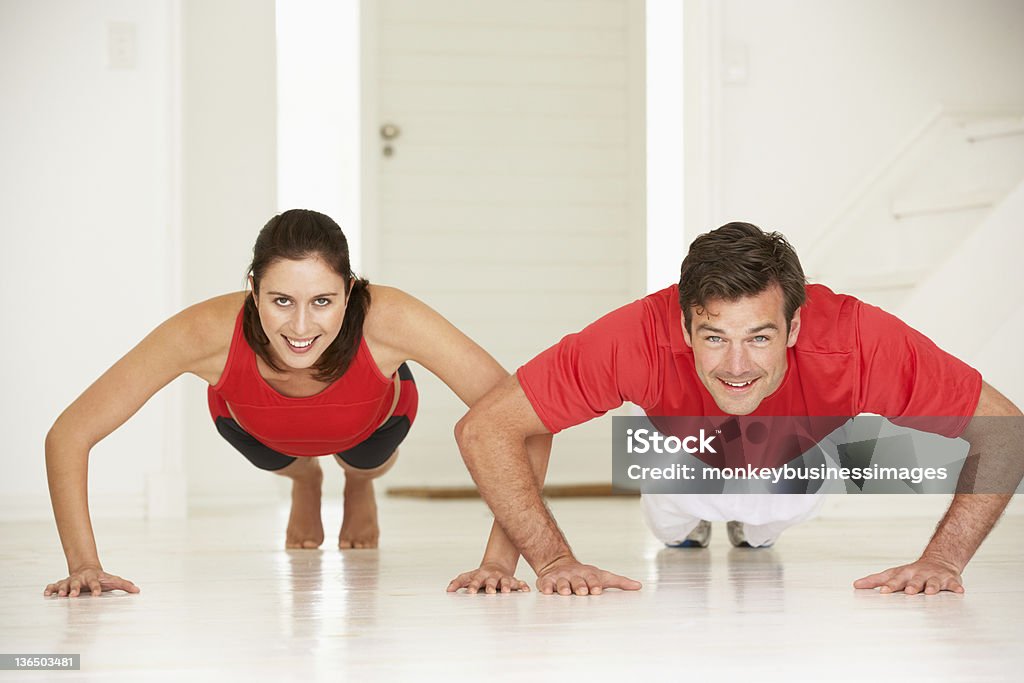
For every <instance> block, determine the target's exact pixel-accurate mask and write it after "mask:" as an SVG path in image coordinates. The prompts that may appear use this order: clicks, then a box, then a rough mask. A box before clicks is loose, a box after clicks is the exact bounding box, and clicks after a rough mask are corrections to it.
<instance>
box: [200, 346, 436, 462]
mask: <svg viewBox="0 0 1024 683" xmlns="http://www.w3.org/2000/svg"><path fill="white" fill-rule="evenodd" d="M398 376H399V378H400V379H401V380H402V397H401V399H400V400H399V405H398V406H396V408H395V414H394V415H392V416H391V417H389V418H388V419H387V420H386V421H385V422H384V424H382V425H381V426H380V427H378V428H377V430H376V431H375V432H373V434H370V436H368V437H366V439H364V440H363V441H361V442H359V443H357V444H356V445H355V446H353V447H352V448H349V449H348V450H344V451H341V452H340V453H338V454H337V455H338V457H339V458H341V459H342V460H344V461H345V464H346V465H350V466H351V467H355V468H357V469H361V470H372V469H376V468H378V467H380V466H381V465H383V464H384V463H386V462H387V461H388V459H389V458H390V457H391V456H392V455H393V454H394V452H395V450H396V449H397V448H398V445H399V444H400V443H402V441H403V440H404V439H405V436H406V435H407V434H408V433H409V429H410V428H411V427H412V419H411V418H410V416H409V415H407V414H403V415H399V414H398V412H399V407H401V408H403V409H405V408H406V407H407V406H411V407H412V410H404V411H403V412H408V413H411V414H412V415H413V416H415V414H416V413H415V410H416V405H417V400H416V396H415V394H416V385H415V384H414V383H413V377H412V372H411V371H410V370H409V368H408V366H406V364H405V363H402V365H401V366H400V367H399V368H398ZM407 392H411V393H412V395H411V396H410V395H409V393H407ZM214 424H215V425H216V426H217V431H218V432H219V433H220V435H221V436H223V437H224V439H225V440H226V441H227V442H228V443H229V444H231V445H232V446H234V447H235V450H237V451H238V452H239V453H241V454H242V455H244V456H245V457H246V459H248V460H249V462H251V463H252V464H253V465H256V467H259V468H260V469H261V470H269V471H274V470H279V469H281V468H283V467H287V466H288V465H290V464H292V463H293V462H295V461H296V460H297V459H298V458H296V457H295V456H291V455H285V454H284V453H281V452H279V451H275V450H274V449H273V448H270V447H269V446H266V445H264V444H263V443H262V442H261V441H259V440H258V439H256V437H254V436H253V435H252V434H250V433H249V432H247V431H245V430H244V429H242V428H241V427H240V426H239V424H238V423H237V422H235V420H234V419H233V418H230V417H217V418H215V419H214Z"/></svg>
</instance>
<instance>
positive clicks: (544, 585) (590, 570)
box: [537, 557, 643, 595]
mask: <svg viewBox="0 0 1024 683" xmlns="http://www.w3.org/2000/svg"><path fill="white" fill-rule="evenodd" d="M642 585H643V584H641V583H640V582H639V581H634V580H633V579H630V578H627V577H625V576H619V575H618V574H612V573H611V572H608V571H605V570H603V569H599V568H597V567H595V566H594V565H591V564H580V563H579V562H577V561H576V560H575V559H573V558H572V557H568V558H564V559H560V560H555V561H554V562H552V563H551V564H549V565H548V566H546V567H544V568H543V569H541V571H540V572H538V573H537V590H539V591H540V592H541V593H543V594H544V595H551V594H552V593H555V592H557V593H558V594H559V595H600V594H601V593H602V592H604V589H605V588H618V589H620V590H624V591H636V590H640V588H641V586H642Z"/></svg>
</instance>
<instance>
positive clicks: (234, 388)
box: [207, 312, 418, 456]
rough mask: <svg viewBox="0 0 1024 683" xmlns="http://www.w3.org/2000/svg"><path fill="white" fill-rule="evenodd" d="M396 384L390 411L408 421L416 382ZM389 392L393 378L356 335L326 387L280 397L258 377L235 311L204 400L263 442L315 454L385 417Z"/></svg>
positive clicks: (364, 432) (362, 434) (347, 441)
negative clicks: (352, 353) (222, 360)
mask: <svg viewBox="0 0 1024 683" xmlns="http://www.w3.org/2000/svg"><path fill="white" fill-rule="evenodd" d="M401 385H402V386H401V388H402V391H401V394H400V396H399V398H398V405H397V406H395V411H394V414H395V415H406V416H408V418H409V421H410V422H411V421H413V420H414V419H415V417H416V408H417V403H418V401H417V392H416V385H415V384H414V383H413V381H412V380H402V382H401ZM394 394H395V389H394V380H392V379H389V378H387V377H384V376H383V375H382V374H381V372H380V369H379V368H378V367H377V364H376V363H375V362H374V360H373V357H372V356H371V355H370V351H369V349H368V348H367V346H366V342H365V340H362V339H361V340H360V342H359V350H358V352H357V353H356V357H355V358H354V359H353V360H352V364H351V365H350V366H349V368H348V370H346V371H345V374H344V375H342V376H341V377H339V378H338V379H337V380H335V381H334V382H333V383H332V384H331V385H330V386H328V387H327V388H326V389H324V390H323V391H321V392H320V393H319V394H316V395H314V396H309V397H305V398H291V397H288V396H284V395H283V394H281V393H279V392H278V391H276V390H275V389H274V388H273V387H271V386H270V385H269V384H267V381H266V380H265V379H263V377H261V376H260V374H259V369H258V368H257V366H256V354H255V353H254V352H253V350H252V348H251V347H250V346H249V344H248V342H246V340H245V335H244V333H243V332H242V314H241V312H239V314H238V318H237V320H236V321H235V332H234V336H233V337H232V339H231V349H230V351H229V352H228V362H227V365H226V366H225V367H224V373H223V374H222V375H221V378H220V380H219V381H218V382H217V384H216V385H215V386H211V387H210V388H209V390H208V392H207V400H208V403H209V407H210V415H211V416H212V417H213V418H214V419H216V418H217V417H233V418H234V419H235V420H236V421H237V422H238V424H239V426H240V427H242V429H244V430H245V431H247V432H248V433H249V434H251V435H252V436H254V437H255V438H256V439H258V440H259V441H260V442H262V443H263V444H264V445H266V446H269V447H270V448H273V449H274V450H276V451H280V452H281V453H284V454H285V455H291V456H316V455H327V454H330V453H338V452H339V451H343V450H347V449H349V448H351V447H352V446H355V445H356V444H358V443H360V442H362V441H364V440H365V439H366V438H367V437H368V436H370V434H372V433H373V432H374V430H376V429H377V427H379V426H380V425H381V423H382V422H383V421H384V420H385V418H387V416H388V412H389V411H390V410H391V403H392V401H393V400H394ZM229 404H230V406H231V409H230V410H228V405H229Z"/></svg>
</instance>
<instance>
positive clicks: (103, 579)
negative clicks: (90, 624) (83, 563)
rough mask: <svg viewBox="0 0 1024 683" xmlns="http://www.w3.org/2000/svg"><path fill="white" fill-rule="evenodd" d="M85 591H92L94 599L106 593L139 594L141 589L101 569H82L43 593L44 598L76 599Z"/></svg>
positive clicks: (50, 586)
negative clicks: (118, 591) (53, 596)
mask: <svg viewBox="0 0 1024 683" xmlns="http://www.w3.org/2000/svg"><path fill="white" fill-rule="evenodd" d="M83 590H85V591H91V592H92V595H93V596H94V597H99V595H100V594H101V593H103V592H104V591H113V590H123V591H125V592H126V593H138V592H139V587H138V586H136V585H135V584H134V583H132V582H131V581H129V580H128V579H122V578H121V577H120V576H115V575H114V574H108V573H106V572H105V571H103V570H102V569H100V568H99V567H82V568H80V569H76V570H74V571H72V572H70V574H69V575H68V577H67V578H66V579H61V580H60V581H57V582H55V583H51V584H49V585H48V586H47V587H46V589H45V590H44V591H43V596H44V597H49V596H51V595H56V596H58V597H61V598H63V597H65V596H66V597H69V598H76V597H78V595H79V593H81V592H82V591H83Z"/></svg>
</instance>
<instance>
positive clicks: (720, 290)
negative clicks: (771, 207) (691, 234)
mask: <svg viewBox="0 0 1024 683" xmlns="http://www.w3.org/2000/svg"><path fill="white" fill-rule="evenodd" d="M773 284H777V285H779V287H780V288H781V289H782V295H783V299H784V300H785V313H786V331H787V333H788V331H789V324H790V323H791V322H792V320H793V314H794V313H796V309H798V308H800V306H802V305H803V303H804V299H805V298H806V293H805V291H804V287H805V285H806V284H807V280H806V279H805V278H804V271H803V268H801V267H800V259H799V258H797V255H796V251H794V250H793V247H792V245H791V244H790V243H789V242H787V241H786V238H785V237H783V236H782V234H780V233H777V232H770V233H766V232H764V231H763V230H761V228H759V227H757V226H756V225H752V224H750V223H726V224H725V225H723V226H722V227H720V228H718V229H717V230H712V231H711V232H708V233H704V234H703V235H701V236H700V237H698V238H697V239H695V240H694V241H693V244H691V245H690V251H689V253H687V255H686V258H684V259H683V265H682V268H681V269H680V272H679V306H680V307H681V308H682V309H683V320H684V322H685V324H686V329H687V331H692V330H691V329H690V324H691V322H692V314H691V308H693V307H696V309H697V314H698V315H701V314H703V311H704V309H705V308H706V306H707V304H708V302H709V301H713V300H715V299H721V300H724V301H735V300H736V299H741V298H743V297H746V296H754V295H756V294H760V293H761V292H763V291H764V290H766V289H768V288H769V287H770V286H771V285H773Z"/></svg>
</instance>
